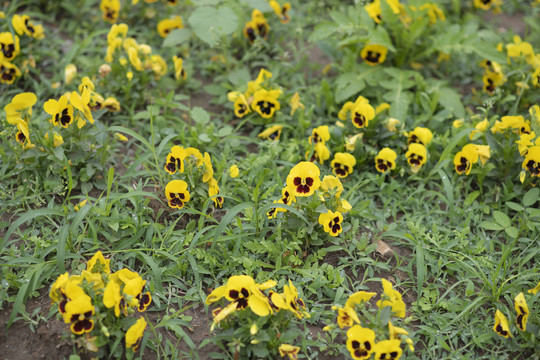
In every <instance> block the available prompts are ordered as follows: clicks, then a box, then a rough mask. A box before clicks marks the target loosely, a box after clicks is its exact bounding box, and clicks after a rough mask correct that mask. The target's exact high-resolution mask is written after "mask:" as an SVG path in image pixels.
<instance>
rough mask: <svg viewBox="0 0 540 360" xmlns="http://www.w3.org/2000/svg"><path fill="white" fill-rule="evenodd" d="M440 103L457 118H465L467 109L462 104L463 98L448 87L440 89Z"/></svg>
mask: <svg viewBox="0 0 540 360" xmlns="http://www.w3.org/2000/svg"><path fill="white" fill-rule="evenodd" d="M439 103H440V104H441V106H442V107H443V108H445V109H448V110H449V111H450V112H451V113H452V114H454V115H455V116H456V117H458V118H463V117H465V108H464V107H463V104H462V103H461V96H460V95H459V93H458V92H457V91H456V90H454V89H451V88H447V87H444V88H441V89H439Z"/></svg>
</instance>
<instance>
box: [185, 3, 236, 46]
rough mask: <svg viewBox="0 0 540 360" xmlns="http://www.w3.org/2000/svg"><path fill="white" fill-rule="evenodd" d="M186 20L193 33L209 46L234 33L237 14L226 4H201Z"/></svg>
mask: <svg viewBox="0 0 540 360" xmlns="http://www.w3.org/2000/svg"><path fill="white" fill-rule="evenodd" d="M188 22H189V24H190V25H191V28H192V29H193V31H194V32H195V35H197V37H198V38H200V39H201V40H203V41H204V42H206V43H207V44H208V45H210V46H215V45H216V44H217V42H218V41H219V40H220V39H221V38H222V37H224V36H227V35H230V34H232V33H234V32H235V31H236V29H237V28H238V24H239V23H238V16H236V14H235V13H234V11H232V10H231V8H229V7H228V6H220V7H218V8H215V7H210V6H201V7H199V8H197V9H195V11H193V13H191V16H190V17H189V19H188Z"/></svg>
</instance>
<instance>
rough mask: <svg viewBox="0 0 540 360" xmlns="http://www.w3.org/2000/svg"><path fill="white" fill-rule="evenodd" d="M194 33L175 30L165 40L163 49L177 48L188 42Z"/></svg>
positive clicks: (185, 30) (186, 30)
mask: <svg viewBox="0 0 540 360" xmlns="http://www.w3.org/2000/svg"><path fill="white" fill-rule="evenodd" d="M191 34H192V31H191V30H189V29H174V30H173V31H171V32H170V33H169V35H167V37H166V38H165V40H163V45H161V46H162V47H168V46H176V45H179V44H181V43H183V42H184V41H186V40H188V39H189V38H190V37H191Z"/></svg>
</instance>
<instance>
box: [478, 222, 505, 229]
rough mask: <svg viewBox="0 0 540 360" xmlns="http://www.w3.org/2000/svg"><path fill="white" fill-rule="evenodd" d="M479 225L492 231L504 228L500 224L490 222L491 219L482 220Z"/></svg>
mask: <svg viewBox="0 0 540 360" xmlns="http://www.w3.org/2000/svg"><path fill="white" fill-rule="evenodd" d="M480 227H482V228H484V229H486V230H493V231H499V230H503V229H504V228H503V227H502V226H501V225H499V224H495V223H494V222H491V221H482V222H481V223H480Z"/></svg>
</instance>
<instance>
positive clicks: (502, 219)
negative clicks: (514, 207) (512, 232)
mask: <svg viewBox="0 0 540 360" xmlns="http://www.w3.org/2000/svg"><path fill="white" fill-rule="evenodd" d="M493 218H494V219H495V221H496V222H497V224H499V225H501V226H502V227H503V228H507V227H509V226H510V225H511V224H512V222H511V221H510V218H509V217H508V215H506V214H505V213H503V212H501V211H499V210H495V211H493Z"/></svg>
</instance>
